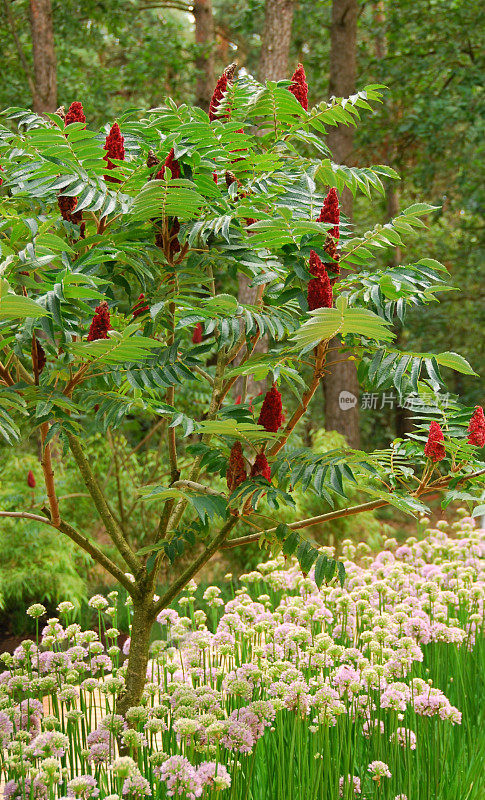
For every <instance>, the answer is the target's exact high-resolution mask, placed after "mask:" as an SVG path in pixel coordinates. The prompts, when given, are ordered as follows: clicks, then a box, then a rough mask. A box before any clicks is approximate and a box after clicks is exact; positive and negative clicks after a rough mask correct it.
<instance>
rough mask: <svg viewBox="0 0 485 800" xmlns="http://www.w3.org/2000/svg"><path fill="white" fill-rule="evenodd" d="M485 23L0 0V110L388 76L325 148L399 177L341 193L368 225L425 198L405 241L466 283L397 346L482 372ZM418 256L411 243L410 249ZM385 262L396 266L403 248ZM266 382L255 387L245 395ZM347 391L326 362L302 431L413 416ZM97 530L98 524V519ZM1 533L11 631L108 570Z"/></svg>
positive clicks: (352, 379)
mask: <svg viewBox="0 0 485 800" xmlns="http://www.w3.org/2000/svg"><path fill="white" fill-rule="evenodd" d="M484 20H485V11H484V8H483V4H482V3H479V2H475V0H468V1H467V2H466V1H465V0H415V1H414V2H408V0H398V1H397V2H385V0H379V1H378V2H370V1H369V2H356V0H334V2H326V1H325V2H320V1H319V0H300V2H293V0H267V1H266V2H263V1H262V0H249V2H243V0H240V1H239V2H228V0H219V2H218V1H217V0H214V2H213V3H212V2H211V0H197V2H194V3H193V4H191V3H187V2H184V0H167V2H158V0H153V1H152V0H112V2H110V3H109V4H106V3H104V2H91V1H90V2H84V1H83V0H80V2H71V0H64V1H63V2H61V1H60V0H59V2H56V1H55V0H54V2H51V0H30V2H29V1H28V0H0V74H1V75H2V81H1V82H0V107H1V108H6V107H9V106H18V107H32V108H34V109H35V110H36V111H37V112H43V111H54V110H56V109H57V108H58V107H59V106H62V105H64V106H65V107H66V108H67V107H68V106H69V104H70V103H71V102H72V101H74V100H80V101H81V102H82V103H83V106H84V110H85V114H86V118H87V120H88V124H89V126H92V127H93V128H95V127H97V126H99V125H100V124H102V123H104V122H106V120H111V121H112V120H115V119H122V117H123V115H124V114H126V113H127V112H128V111H129V110H130V109H133V108H140V109H141V108H150V107H155V106H158V105H160V104H162V103H163V100H164V98H165V97H166V96H171V97H173V98H174V100H175V101H176V102H177V103H189V104H197V105H200V106H201V107H202V108H204V109H205V110H207V108H208V104H209V101H210V97H211V95H212V91H213V88H214V85H215V82H216V80H217V77H218V75H219V74H220V73H221V72H222V71H223V69H224V68H225V67H227V65H228V64H230V63H231V62H236V63H237V68H238V70H244V71H246V72H248V73H251V74H254V75H255V76H257V77H258V79H259V80H266V79H271V80H278V79H281V78H287V79H289V78H290V77H291V74H292V73H293V70H294V68H295V66H296V65H297V63H298V62H302V63H303V64H304V67H305V71H306V76H307V81H308V84H309V104H310V106H311V105H312V104H313V103H314V102H317V101H319V100H321V99H322V98H325V97H328V96H331V95H337V96H347V95H349V94H351V93H352V92H353V91H356V90H357V89H359V88H362V87H363V86H364V85H366V84H372V83H376V84H384V85H386V86H387V87H388V89H387V91H386V92H385V100H384V103H383V104H382V106H381V107H380V108H378V109H377V110H375V111H374V112H373V113H372V114H369V115H368V116H367V117H366V124H365V125H363V126H360V127H358V128H357V130H356V131H355V132H354V131H353V129H352V128H350V129H349V128H341V127H340V128H337V129H336V130H335V131H334V132H332V134H331V135H330V136H329V137H328V138H329V145H330V147H331V148H332V151H333V153H334V156H335V158H336V160H337V161H339V162H340V163H346V164H349V165H352V164H354V163H359V164H360V165H367V164H372V163H382V164H388V165H389V166H391V167H393V168H394V169H395V170H397V172H398V173H399V174H400V176H401V182H400V184H399V186H398V188H396V186H397V184H396V182H392V183H389V186H388V187H386V194H385V196H383V197H382V201H381V203H380V205H379V204H376V203H374V204H373V205H372V207H371V206H370V204H367V202H366V199H365V197H364V196H361V197H360V198H359V199H358V200H357V201H356V202H355V203H353V202H352V198H351V197H349V196H347V197H344V198H343V207H344V211H345V213H346V216H347V217H348V218H349V219H350V220H353V222H354V223H355V225H356V227H359V228H360V229H362V227H363V226H366V227H367V228H370V227H372V225H374V224H376V223H384V222H385V221H387V220H388V219H389V218H390V217H392V216H395V215H396V214H397V213H398V212H399V209H400V207H403V206H407V205H409V204H410V203H413V202H415V201H416V200H425V201H427V202H429V203H431V204H432V205H434V206H436V207H437V209H436V211H435V212H433V214H432V215H430V216H429V217H428V219H427V220H426V222H427V226H428V227H427V228H426V230H425V229H423V230H420V231H419V232H418V233H417V234H416V235H415V247H416V252H418V247H419V250H420V251H421V252H422V251H426V252H427V253H428V254H429V255H430V256H432V257H433V258H436V259H438V260H439V261H441V262H443V263H444V264H445V265H446V266H447V268H448V269H449V270H450V273H451V281H450V283H452V284H453V285H454V286H458V287H460V289H461V291H460V293H459V294H458V293H456V294H455V293H454V292H453V291H450V292H449V293H448V294H447V295H446V296H444V297H443V298H442V300H441V302H440V304H439V305H438V304H436V306H435V308H434V309H433V307H431V308H430V309H429V310H428V313H427V314H426V318H425V322H424V317H423V316H422V315H420V314H419V312H418V311H416V313H415V314H414V316H413V314H412V313H411V314H410V315H409V316H408V325H407V326H406V330H405V331H403V332H400V331H399V330H398V331H397V333H398V336H399V337H400V339H399V345H400V347H402V348H403V349H405V348H409V349H415V350H416V351H420V350H425V349H426V346H425V345H424V341H425V339H426V341H427V343H428V345H429V342H430V341H431V342H432V344H433V349H434V350H435V351H436V352H438V351H439V352H442V351H457V352H460V353H461V354H462V355H463V356H465V358H467V360H468V361H469V362H470V363H471V364H472V366H473V368H474V369H475V370H476V372H477V373H479V374H480V373H482V374H483V366H484V361H485V359H484V337H483V330H484V328H485V325H484V317H485V310H484V309H485V304H484V302H483V300H484V294H485V288H484V287H485V281H484V270H483V258H481V256H482V254H483V217H482V216H481V211H482V209H483V199H484V198H483V191H484V190H483V185H484V182H483V172H482V163H483V158H482V154H483V145H482V144H481V142H482V141H483V120H484V114H483V108H484V93H483V85H484V83H485V81H484V69H483V66H484V65H483V49H482V48H481V45H480V33H481V30H483V23H484ZM387 257H389V256H388V255H387ZM412 257H413V243H412V241H411V245H410V247H409V249H408V251H407V258H409V259H412ZM392 258H393V261H394V263H400V253H399V251H395V252H394V253H393V255H392ZM228 290H230V291H239V296H240V297H241V298H242V299H244V298H245V297H246V298H247V296H248V292H249V293H250V291H251V290H250V289H249V288H248V286H247V285H243V284H242V283H240V285H239V287H235V286H232V287H228ZM450 386H451V390H452V392H455V393H456V394H459V395H460V396H461V398H462V399H463V401H464V402H465V403H466V404H467V405H469V406H472V405H475V404H477V403H483V385H481V384H480V381H479V380H477V379H475V378H472V377H468V376H466V375H463V374H461V373H458V372H456V373H454V375H453V378H452V379H451V381H450ZM260 389H261V387H260V386H258V385H254V387H253V390H254V393H257V392H258V391H260ZM341 391H351V392H352V393H354V394H355V395H356V397H358V390H357V384H356V376H355V365H354V364H353V363H352V362H347V363H346V362H343V363H340V364H337V365H335V366H334V368H333V370H332V380H331V381H330V380H327V381H326V384H325V385H324V391H323V392H322V393H321V394H320V395H319V397H318V399H316V400H315V401H314V403H313V406H312V413H311V416H310V419H309V422H308V425H307V428H306V430H305V431H304V432H303V433H302V436H304V437H305V438H306V440H307V443H312V444H313V445H314V446H315V447H319V448H320V449H321V448H328V449H330V448H331V447H332V446H334V443H335V441H336V437H338V436H339V435H341V436H344V437H346V439H347V441H348V442H349V443H350V444H351V445H353V446H358V445H359V443H361V444H362V446H363V447H364V448H367V447H369V446H370V447H373V448H377V447H381V446H382V447H384V446H386V445H387V444H388V443H389V441H390V440H392V439H394V438H395V437H396V436H403V435H404V434H405V433H406V432H407V431H410V430H412V424H413V422H412V416H413V414H412V409H410V408H406V407H404V408H403V403H402V402H401V403H399V402H398V398H396V397H394V398H393V397H390V396H389V393H387V394H386V393H382V392H379V387H378V386H377V387H376V392H375V393H371V394H365V395H361V396H360V397H358V399H357V402H356V403H355V405H354V406H353V407H352V408H349V409H347V410H345V411H343V410H342V409H341V408H340V405H339V395H340V392H341ZM404 405H405V404H404ZM152 424H153V421H150V422H149V421H146V427H145V426H144V424H143V421H142V424H140V421H139V420H137V421H136V422H135V421H134V422H133V425H132V426H131V427H130V425H128V426H126V429H125V430H124V432H123V433H124V435H125V436H127V437H128V438H129V440H130V442H131V444H132V445H133V448H134V449H135V448H138V447H139V446H140V447H141V449H142V450H143V452H145V451H146V459H145V466H146V467H147V469H148V470H150V469H151V467H152V466H153V462H154V460H155V459H156V458H157V453H156V448H155V446H154V441H155V440H154V439H149V440H148V441H146V442H145V439H146V436H147V434H149V432H150V430H151V426H152ZM332 431H337V433H332ZM36 447H37V445H36V442H35V441H32V442H31V443H30V446H29V447H27V448H25V449H18V448H17V449H16V450H15V451H14V452H12V451H11V450H8V451H7V449H6V447H4V446H3V445H2V447H1V450H0V497H1V499H2V501H5V500H8V501H9V502H11V501H12V500H13V497H12V478H14V479H15V480H14V482H13V483H14V486H15V491H16V492H17V493H18V496H19V497H21V496H22V495H25V494H26V493H28V492H31V491H32V502H33V503H34V502H35V490H31V489H30V488H28V486H27V481H26V476H27V473H28V471H29V469H31V468H32V465H33V463H34V462H36V458H37V450H36ZM86 448H87V450H88V452H89V453H90V455H91V456H92V458H93V461H95V463H98V464H99V466H100V468H101V467H102V464H103V461H106V462H110V460H111V459H112V457H113V451H112V449H111V444H110V443H109V442H106V441H104V440H100V438H99V437H96V436H93V438H92V439H91V440H89V441H88V442H86ZM72 474H74V473H73V471H71V475H72ZM108 474H109V473H108ZM109 480H111V481H113V485H112V487H110V486H109V485H108V487H107V491H108V492H110V491H112V492H113V493H116V492H117V491H118V490H119V489H120V487H119V486H117V485H116V476H115V475H114V474H113V473H111V475H110V474H109V478H108V481H109ZM7 486H8V497H6V495H5V492H6V491H7V489H6V487H7ZM62 491H63V494H64V495H65V496H69V495H73V514H74V517H76V516H77V517H78V518H79V519H82V524H83V526H84V529H89V526H90V506H89V502H88V501H87V500H86V498H84V497H83V496H82V493H79V487H78V486H77V485H76V480H75V479H74V478H72V477H70V474H69V470H66V473H65V476H64V482H63V485H62ZM121 491H122V493H124V495H125V502H126V503H127V505H128V507H129V504H130V475H129V471H126V473H125V474H124V475H123V476H122V478H121ZM308 502H309V501H308V500H306V499H305V498H304V497H301V498H300V501H299V509H298V512H302V511H303V512H304V513H305V514H306V515H307V516H309V515H311V514H312V513H320V512H321V510H323V511H324V510H325V509H322V505H323V504H322V502H321V501H320V503H319V506H318V509H317V508H315V507H314V506H312V507H308V505H305V503H308ZM137 513H140V514H142V512H137ZM143 513H144V512H143ZM383 518H384V521H385V522H386V524H387V525H389V526H393V528H394V529H395V530H396V531H397V532H398V534H399V532H400V531H402V532H405V531H406V529H405V527H404V521H403V519H402V518H400V517H399V514H398V513H397V512H395V510H393V511H392V512H389V511H388V512H386V513H384V512H381V514H380V517H379V518H375V517H371V516H370V515H369V516H365V517H363V518H362V521H361V522H359V523H358V524H356V523H355V522H353V523H352V525H351V526H350V525H349V524H348V523H345V522H342V524H341V525H339V526H338V527H336V528H334V529H333V530H332V532H331V534H330V535H331V537H332V543H338V541H339V540H341V539H342V538H343V537H344V536H348V535H352V536H354V537H356V538H362V537H365V538H366V539H367V540H368V541H369V542H370V543H371V544H373V543H374V544H378V540H379V538H380V537H382V530H383V529H382V525H381V523H382V520H383ZM136 524H137V525H139V526H140V529H143V526H144V524H145V521H144V520H143V518H142V517H140V518H139V519H138V517H137V519H136ZM147 524H148V523H147ZM91 532H92V533H93V534H94V535H97V536H98V537H101V538H102V537H103V532H102V531H95V530H91ZM407 532H409V531H407ZM325 535H326V536H327V537H328V532H326V534H325ZM322 541H323V540H322ZM325 541H327V540H325ZM0 546H1V548H2V561H1V564H0V596H1V602H2V607H3V614H4V620H7V619H8V620H9V628H10V629H12V630H14V631H15V630H16V626H17V627H18V625H19V624H20V622H19V620H20V619H22V620H23V609H24V608H25V604H26V603H28V602H29V601H30V600H34V599H35V600H40V601H44V602H48V603H52V604H54V603H55V602H56V601H57V600H58V599H62V598H65V597H66V596H68V597H70V598H71V599H72V598H73V599H75V600H77V601H78V604H79V605H82V601H83V599H84V598H85V597H86V595H87V592H88V591H92V590H93V588H98V587H99V584H100V581H101V580H104V578H102V576H101V575H100V574H99V573H97V572H96V570H95V569H93V566H92V564H91V563H89V562H88V561H86V557H84V556H80V555H79V554H78V553H75V552H74V550H73V548H71V546H70V545H69V544H65V543H63V545H62V549H60V548H59V542H58V540H57V539H56V537H55V534H51V533H50V532H49V530H44V529H42V530H41V529H40V528H39V527H38V526H36V525H35V524H31V525H25V526H23V528H22V535H21V536H19V530H18V526H15V525H14V524H13V523H10V522H5V523H2V527H1V530H0ZM27 556H28V558H27ZM257 557H258V551H257V548H255V550H254V552H253V553H249V554H248V553H247V552H246V551H245V553H244V555H243V556H242V558H243V559H244V563H240V564H239V563H235V562H234V563H231V562H229V563H224V564H216V566H215V570H216V574H217V570H219V574H220V575H222V574H224V572H225V571H226V570H228V569H230V570H234V572H235V573H237V571H238V570H240V569H242V568H247V566H248V559H249V561H251V559H256V558H257ZM240 558H241V556H240ZM27 564H28V567H27V566H26V565H27ZM88 587H89V589H88Z"/></svg>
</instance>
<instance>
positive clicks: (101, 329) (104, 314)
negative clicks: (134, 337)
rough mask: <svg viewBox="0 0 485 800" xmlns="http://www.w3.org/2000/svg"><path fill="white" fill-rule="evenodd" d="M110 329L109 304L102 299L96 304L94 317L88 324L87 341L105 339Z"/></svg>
mask: <svg viewBox="0 0 485 800" xmlns="http://www.w3.org/2000/svg"><path fill="white" fill-rule="evenodd" d="M110 329H111V322H110V318H109V306H108V303H107V302H106V300H103V301H102V302H101V303H100V304H99V306H96V310H95V314H94V317H93V319H92V322H91V325H90V326H89V333H88V342H94V341H96V339H107V338H108V331H109V330H110Z"/></svg>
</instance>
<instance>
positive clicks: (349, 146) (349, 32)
mask: <svg viewBox="0 0 485 800" xmlns="http://www.w3.org/2000/svg"><path fill="white" fill-rule="evenodd" d="M357 13H358V3H357V0H333V3H332V24H331V43H330V87H329V88H330V94H331V95H335V96H336V97H347V96H348V95H349V94H352V92H354V91H355V82H356V73H357ZM328 144H329V147H330V149H331V151H332V154H333V158H334V160H335V161H336V162H337V163H338V164H350V163H351V159H352V150H353V145H354V130H353V126H352V125H349V126H348V127H347V126H345V125H339V126H338V127H337V128H335V129H334V130H332V131H331V132H330V133H329V135H328ZM341 207H342V211H343V212H344V214H345V216H346V217H347V218H348V219H349V220H350V221H351V220H352V212H353V204H352V195H351V193H350V192H349V191H348V190H345V191H344V192H343V193H342V197H341ZM329 350H330V352H329V353H328V356H327V369H328V371H329V372H328V374H327V375H326V376H325V380H324V393H325V427H326V429H327V430H330V431H338V432H339V433H341V434H343V435H344V436H345V438H346V439H347V442H348V443H349V445H350V446H351V447H359V446H360V430H359V401H358V398H359V383H358V380H357V369H356V365H355V362H354V361H350V360H349V359H348V358H346V357H345V354H344V353H342V351H341V350H340V348H339V340H338V339H332V341H331V343H330V348H329ZM336 362H340V363H336ZM343 392H346V393H349V394H350V395H353V397H354V398H355V401H354V400H351V402H349V403H346V402H344V401H345V395H343V394H342V393H343Z"/></svg>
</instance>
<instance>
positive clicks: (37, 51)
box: [30, 0, 57, 114]
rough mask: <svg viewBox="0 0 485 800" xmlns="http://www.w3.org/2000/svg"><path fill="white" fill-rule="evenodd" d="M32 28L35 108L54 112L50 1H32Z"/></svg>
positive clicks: (54, 78) (53, 47) (54, 64)
mask: <svg viewBox="0 0 485 800" xmlns="http://www.w3.org/2000/svg"><path fill="white" fill-rule="evenodd" d="M30 31H31V37H32V55H33V59H34V84H35V91H34V93H33V98H32V107H33V110H34V111H35V112H36V113H37V114H42V113H44V112H45V111H48V112H53V111H55V110H56V108H57V68H56V66H57V65H56V49H55V43H54V26H53V21H52V5H51V0H30Z"/></svg>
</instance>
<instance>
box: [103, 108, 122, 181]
mask: <svg viewBox="0 0 485 800" xmlns="http://www.w3.org/2000/svg"><path fill="white" fill-rule="evenodd" d="M124 142H125V139H124V137H123V136H122V135H121V131H120V126H119V125H118V123H117V122H115V123H113V125H112V126H111V130H110V132H109V133H108V135H107V137H106V140H105V144H104V149H105V150H106V155H105V157H104V158H105V161H107V162H108V169H114V168H115V165H114V164H113V162H112V160H111V159H112V158H115V159H116V160H117V161H124V160H125V145H124ZM104 179H105V180H106V181H110V182H111V183H121V181H120V180H119V178H112V177H111V176H110V175H105V176H104Z"/></svg>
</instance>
